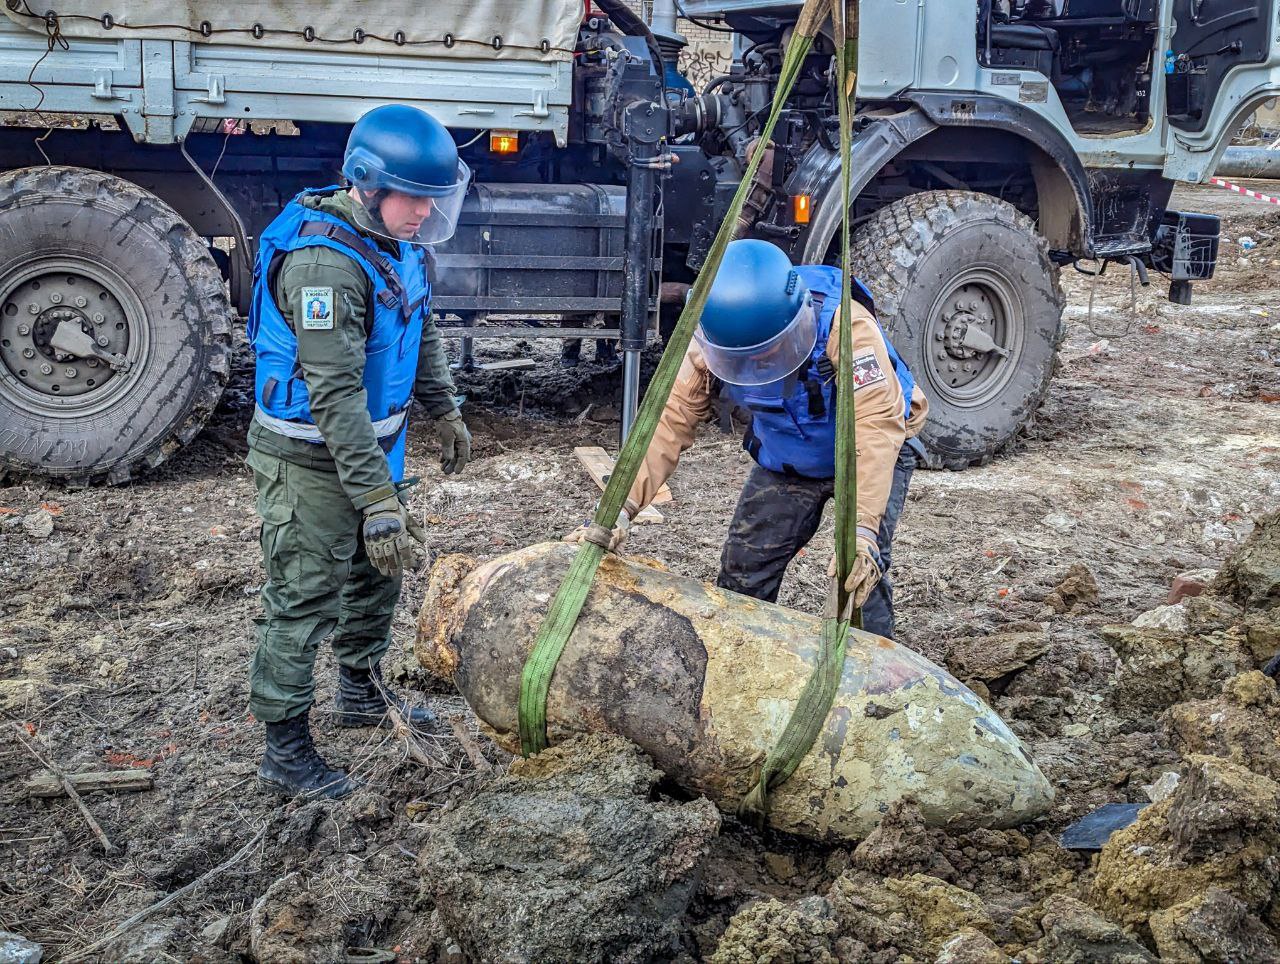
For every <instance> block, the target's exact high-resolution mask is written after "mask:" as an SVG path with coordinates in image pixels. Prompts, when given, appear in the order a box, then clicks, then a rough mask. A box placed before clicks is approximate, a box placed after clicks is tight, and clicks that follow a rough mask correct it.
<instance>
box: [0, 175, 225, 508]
mask: <svg viewBox="0 0 1280 964" xmlns="http://www.w3.org/2000/svg"><path fill="white" fill-rule="evenodd" d="M0 238H5V239H7V241H6V243H5V244H4V248H3V250H2V251H0V476H2V475H4V474H5V473H6V472H8V473H11V474H16V475H39V476H46V477H49V478H56V479H63V480H66V481H69V482H73V483H77V484H88V483H92V482H99V481H106V482H109V483H113V484H114V483H119V482H124V481H126V480H128V479H130V478H132V477H133V476H134V475H135V474H136V473H137V472H139V471H140V470H143V469H145V468H155V467H156V466H158V465H159V464H160V463H161V462H163V461H164V460H165V459H167V458H168V457H169V456H170V455H172V454H173V453H174V452H176V451H177V450H178V449H179V448H181V447H182V446H183V445H185V444H186V443H187V442H190V441H191V439H193V438H194V437H195V435H196V433H197V432H199V431H200V429H201V427H202V426H203V425H204V423H205V421H206V420H207V419H208V418H209V415H210V414H211V413H212V412H213V409H214V406H215V405H217V402H218V399H219V397H220V396H221V395H222V389H223V387H224V386H225V385H226V382H227V373H228V370H229V356H230V351H231V325H232V314H231V309H230V306H229V305H228V302H227V295H226V288H225V285H224V283H223V280H222V277H221V275H220V273H219V272H218V268H217V265H216V264H214V261H213V258H212V257H211V256H210V255H209V251H208V248H206V247H205V245H204V243H203V242H202V241H201V239H200V237H199V236H198V235H197V234H196V233H195V231H194V230H192V228H191V226H190V225H188V224H187V222H186V221H184V220H183V219H182V218H181V217H179V215H178V214H177V213H176V212H175V211H174V210H173V209H172V208H171V207H169V206H168V205H167V204H165V203H164V202H163V201H161V200H160V199H159V198H157V197H156V196H155V195H153V194H151V193H149V192H147V191H144V190H142V189H141V188H139V187H138V186H137V185H135V184H131V183H130V182H128V181H124V180H121V179H120V178H118V177H112V176H111V175H108V174H101V173H99V172H97V171H91V170H85V169H83V168H76V167H39V168H26V169H23V170H17V171H9V172H7V173H5V174H2V175H0ZM15 242H16V243H15ZM68 333H70V334H68ZM55 335H56V336H57V338H58V340H60V342H61V344H62V345H63V349H59V348H55V347H54V346H53V345H52V344H51V342H52V341H53V340H54V339H55ZM83 336H88V338H84V337H83ZM67 337H75V338H78V339H80V347H79V350H78V351H75V352H68V351H67V350H65V346H66V339H67ZM86 345H88V346H89V347H86ZM92 345H96V346H98V347H97V350H98V351H100V353H101V357H95V355H94V354H93V353H92V351H91V350H90V349H91V348H92ZM112 356H114V357H112ZM122 360H123V361H122Z"/></svg>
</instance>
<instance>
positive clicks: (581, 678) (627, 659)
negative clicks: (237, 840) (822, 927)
mask: <svg viewBox="0 0 1280 964" xmlns="http://www.w3.org/2000/svg"><path fill="white" fill-rule="evenodd" d="M575 551H576V549H575V548H574V547H571V546H564V545H561V544H558V543H544V544H541V545H536V546H530V547H528V548H526V549H521V550H518V551H516V552H512V553H508V554H507V555H504V556H501V557H498V558H497V559H494V560H491V561H490V562H487V563H484V564H477V563H476V562H475V561H474V560H471V559H469V558H467V557H465V556H443V557H441V558H440V559H439V560H438V561H437V563H436V565H435V566H434V567H433V569H432V571H431V576H430V580H429V584H428V589H427V595H426V598H425V600H424V601H423V606H422V611H421V613H420V615H419V621H418V638H417V643H416V644H415V648H416V652H417V657H418V659H419V661H420V662H421V663H422V664H423V666H425V667H426V668H427V669H428V670H430V671H431V672H433V673H435V674H436V675H438V676H442V677H445V678H448V679H452V680H453V681H454V683H455V684H456V685H457V687H458V689H459V691H460V692H461V693H462V695H463V696H464V697H465V698H466V700H467V702H468V703H469V704H470V705H471V707H472V709H473V710H474V711H475V713H476V715H477V716H478V717H479V718H480V719H481V720H482V721H483V722H484V723H485V724H486V726H487V727H488V728H489V729H490V731H491V732H492V735H493V736H494V738H495V739H496V740H497V741H498V742H499V743H500V744H501V745H502V746H504V747H505V748H506V749H508V750H512V751H513V752H515V751H517V750H518V746H519V738H518V735H517V733H518V727H517V717H516V707H517V704H518V698H519V688H520V674H521V669H522V667H523V665H524V661H525V658H526V657H527V655H528V653H529V650H530V648H531V647H532V644H533V640H534V637H535V636H536V633H537V628H538V626H539V625H540V624H541V622H542V619H543V617H544V616H545V614H546V609H547V607H548V605H549V602H550V599H551V598H552V596H553V595H554V592H555V589H556V587H557V586H558V585H559V583H560V581H561V579H562V578H563V576H564V573H565V572H566V571H567V570H568V568H569V564H570V562H571V561H572V559H573V556H574V552H575ZM820 635H821V622H820V620H818V619H817V618H816V617H813V616H809V615H807V614H804V613H798V612H795V611H794V610H789V609H784V608H782V607H780V606H775V605H773V604H770V603H762V602H759V601H757V600H754V599H748V598H747V597H745V596H739V595H737V594H735V593H730V592H726V591H724V590H720V589H717V588H715V587H712V586H707V585H705V584H702V583H699V582H696V581H695V580H692V579H689V578H686V577H683V576H677V575H674V574H672V573H669V572H665V571H661V570H659V569H655V568H651V567H649V566H646V565H642V564H640V563H638V562H636V561H634V560H628V559H622V558H618V557H616V556H607V557H606V558H605V560H604V561H603V562H602V563H601V566H600V571H599V573H598V574H597V576H596V579H595V582H594V583H593V584H592V588H591V592H590V594H589V595H588V598H587V602H586V605H585V606H584V608H583V613H582V616H581V618H580V619H579V621H578V624H577V626H576V627H575V629H574V632H573V635H572V636H571V637H570V639H569V642H568V644H567V645H566V647H565V651H564V655H563V656H562V658H561V662H560V664H559V666H558V668H557V670H556V673H555V675H554V677H553V678H552V683H551V691H550V694H549V699H548V705H547V724H548V737H549V739H550V740H551V742H552V743H553V744H555V743H559V742H561V741H563V740H564V739H565V738H567V737H568V736H570V735H573V734H576V733H583V732H598V731H608V732H612V733H617V734H620V735H622V736H625V737H627V738H629V739H631V740H632V741H634V742H635V743H637V744H638V745H639V746H641V747H642V748H643V749H644V750H645V751H646V752H647V753H648V754H649V755H650V756H651V757H653V759H654V762H655V764H656V765H657V766H658V767H660V768H661V769H662V770H663V771H664V772H666V773H667V774H668V775H669V776H670V777H671V778H672V779H674V780H675V781H677V782H679V783H681V784H683V785H684V786H686V787H688V788H689V789H691V790H694V791H697V792H701V793H704V794H706V795H707V796H708V797H709V798H711V799H712V800H713V801H715V803H716V804H717V805H719V806H720V807H721V808H722V809H724V810H726V811H729V812H732V811H734V810H735V809H736V808H737V806H738V803H739V802H740V801H741V799H742V797H743V796H744V795H745V794H746V793H747V791H748V790H749V789H750V787H751V784H752V782H753V779H754V775H755V773H756V771H757V768H758V766H759V764H760V761H761V760H762V759H763V756H764V754H765V752H766V751H767V750H768V748H769V747H771V746H773V745H774V743H775V742H776V741H777V739H778V737H779V735H780V734H781V732H782V728H783V726H784V725H785V723H786V720H787V718H788V717H789V716H790V713H791V711H792V709H793V707H794V705H795V701H796V698H797V696H798V694H799V692H800V689H801V687H802V686H803V684H804V681H805V679H806V678H807V677H808V676H809V674H810V672H811V670H812V667H813V664H814V661H815V659H816V655H817V650H818V643H819V639H820ZM903 720H906V724H905V725H904V724H903V722H902V721H903ZM904 796H910V797H912V798H913V799H915V800H916V802H917V804H918V805H919V807H920V810H921V812H922V813H923V814H924V817H925V819H926V821H927V822H929V823H930V824H933V825H938V826H941V825H947V826H956V827H978V826H987V827H1007V826H1014V825H1017V824H1019V823H1023V822H1025V821H1027V820H1030V819H1033V818H1034V817H1036V816H1039V815H1040V814H1042V813H1044V812H1045V811H1046V810H1047V809H1048V808H1049V806H1050V804H1051V803H1052V799H1053V792H1052V790H1051V788H1050V786H1049V783H1048V781H1047V780H1045V778H1044V776H1043V774H1041V773H1040V771H1039V769H1038V768H1037V767H1036V766H1035V764H1034V763H1033V762H1032V760H1031V758H1030V756H1029V755H1028V754H1027V753H1026V751H1025V749H1024V748H1023V747H1022V745H1021V743H1019V741H1018V740H1017V738H1016V737H1015V736H1014V735H1013V734H1012V732H1010V731H1009V729H1008V727H1006V726H1005V725H1004V723H1003V721H1001V720H1000V719H999V717H997V716H996V715H995V713H994V712H993V711H992V710H991V709H990V708H988V707H987V706H986V705H985V704H984V703H983V702H982V701H981V700H980V699H978V697H977V696H976V695H975V694H973V693H972V692H970V691H969V690H968V689H966V688H965V687H963V686H961V685H960V684H959V683H958V682H956V680H955V679H953V678H952V677H951V676H949V675H948V674H947V673H946V672H944V671H943V670H942V669H940V668H939V667H937V666H935V665H934V664H932V663H930V662H929V661H928V660H926V659H925V658H924V657H922V656H920V655H919V654H917V653H915V652H913V651H911V650H909V649H906V648H905V647H902V646H898V645H896V644H894V643H892V642H890V641H888V640H885V639H882V638H880V637H878V636H873V635H870V634H867V633H851V634H850V638H849V645H848V655H847V659H846V664H845V671H844V675H843V678H842V680H841V685H840V689H839V691H838V693H837V697H836V703H835V706H834V707H833V711H832V713H831V714H829V716H828V719H827V722H826V725H825V727H824V729H823V731H822V733H821V734H820V735H819V738H818V740H817V742H816V743H815V745H814V748H813V749H812V750H811V751H810V752H809V754H808V755H806V756H805V758H804V759H803V760H802V761H801V763H800V765H799V767H798V768H797V769H796V772H795V774H794V775H793V776H792V778H791V779H790V780H789V781H787V782H786V783H785V784H783V785H782V786H781V787H779V788H778V789H777V791H776V792H775V794H774V797H773V810H772V812H771V814H770V817H769V820H770V823H771V825H772V826H774V827H776V828H778V829H781V830H786V831H789V832H792V833H798V834H803V835H805V836H809V837H813V838H815V839H827V840H841V839H843V840H849V839H860V838H861V837H864V836H865V835H866V834H867V833H868V832H869V831H870V830H871V829H872V828H873V827H875V826H876V825H877V824H878V823H879V821H880V819H881V817H882V815H883V813H884V812H885V811H886V810H887V808H888V806H889V805H890V804H892V803H893V802H894V801H895V800H897V799H899V798H901V797H904Z"/></svg>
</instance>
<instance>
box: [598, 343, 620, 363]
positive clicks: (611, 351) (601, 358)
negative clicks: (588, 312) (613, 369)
mask: <svg viewBox="0 0 1280 964" xmlns="http://www.w3.org/2000/svg"><path fill="white" fill-rule="evenodd" d="M617 360H618V343H617V342H616V341H614V340H613V339H612V338H597V339H596V362H597V363H599V364H602V365H612V364H614V363H615V362H616V361H617Z"/></svg>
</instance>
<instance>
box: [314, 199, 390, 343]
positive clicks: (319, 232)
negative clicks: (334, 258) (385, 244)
mask: <svg viewBox="0 0 1280 964" xmlns="http://www.w3.org/2000/svg"><path fill="white" fill-rule="evenodd" d="M298 234H299V235H301V236H302V237H304V238H306V237H316V236H319V237H324V238H328V239H329V240H330V241H337V242H338V243H339V244H341V245H343V246H344V247H347V248H350V249H351V250H352V251H354V252H356V253H357V254H359V255H361V256H362V257H364V258H365V259H366V260H367V261H369V263H370V264H372V265H373V267H374V270H376V271H377V272H378V276H379V277H380V278H382V283H383V284H384V285H386V291H383V292H382V293H381V294H379V296H378V300H379V301H381V302H382V304H383V305H384V306H386V307H387V308H394V307H396V305H397V304H398V305H399V306H400V313H401V315H403V316H404V320H405V321H406V322H407V321H408V320H409V319H410V318H412V317H413V310H412V307H411V306H410V305H409V303H408V301H407V299H406V298H405V295H404V285H402V284H401V283H400V276H399V275H398V274H396V266H395V265H394V264H392V263H391V259H390V258H388V257H387V256H386V255H385V254H383V253H382V252H381V251H379V250H378V248H377V246H376V245H375V244H374V243H373V242H372V241H370V240H369V239H368V238H365V237H362V236H361V235H359V234H356V233H355V232H354V231H351V230H349V229H347V228H344V227H342V225H340V224H333V223H332V222H329V221H303V222H302V227H301V228H299V229H298ZM388 292H390V294H389V295H388ZM372 324H373V320H372V318H369V319H366V321H365V327H366V329H367V328H369V327H371V326H372Z"/></svg>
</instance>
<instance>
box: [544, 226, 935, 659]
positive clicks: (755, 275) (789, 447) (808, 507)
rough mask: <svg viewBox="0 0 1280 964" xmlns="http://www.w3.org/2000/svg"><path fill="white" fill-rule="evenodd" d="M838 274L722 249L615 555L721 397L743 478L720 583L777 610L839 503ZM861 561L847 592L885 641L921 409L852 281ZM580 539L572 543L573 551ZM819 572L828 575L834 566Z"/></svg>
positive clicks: (622, 519)
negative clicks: (739, 448)
mask: <svg viewBox="0 0 1280 964" xmlns="http://www.w3.org/2000/svg"><path fill="white" fill-rule="evenodd" d="M840 287H841V286H840V269H839V268H832V267H828V266H826V265H801V266H799V267H793V266H792V264H791V262H790V260H789V259H788V258H787V256H786V255H785V254H784V253H783V252H782V251H781V250H780V249H779V248H777V247H775V246H774V245H772V244H769V243H768V242H766V241H758V240H750V239H748V240H741V241H734V242H732V243H730V245H729V247H728V248H727V249H726V251H725V256H724V261H723V262H722V263H721V265H720V270H719V272H718V273H717V275H716V278H715V281H714V282H713V284H712V286H711V292H710V295H709V296H708V298H707V304H706V308H705V309H704V310H703V313H702V318H701V319H700V322H699V325H698V330H697V332H696V334H695V336H694V341H693V343H692V344H690V346H689V351H688V354H686V355H685V358H684V363H683V365H682V366H681V368H680V373H679V375H678V376H677V378H676V383H675V387H674V388H673V389H672V392H671V397H670V398H669V399H668V401H667V406H666V408H665V410H664V411H663V413H662V419H661V421H660V422H659V423H658V428H657V431H656V433H655V434H654V437H653V442H652V444H651V445H650V446H649V451H648V453H647V454H646V456H645V461H644V464H643V465H642V466H641V469H640V473H639V475H638V476H637V478H636V481H635V484H634V485H633V486H632V488H631V492H630V494H629V496H628V498H627V502H626V508H625V509H624V510H623V512H622V513H621V514H620V515H619V517H618V521H619V523H620V525H619V526H618V528H617V529H615V531H614V538H613V544H614V548H616V547H617V546H618V545H620V544H621V542H622V540H623V539H625V538H626V531H627V528H628V527H629V525H630V519H631V518H634V517H635V515H636V514H637V513H638V512H639V511H640V510H641V509H643V508H644V507H645V506H647V505H648V504H649V503H650V501H652V499H653V497H654V495H656V494H657V491H658V489H659V488H661V486H662V483H664V482H665V481H666V480H667V479H668V478H669V477H670V476H671V474H672V473H673V472H674V471H675V468H676V464H677V463H678V462H679V459H680V453H682V452H683V451H684V450H685V449H687V448H688V447H689V446H690V445H692V444H693V439H694V433H695V431H696V429H697V425H698V423H699V422H701V421H703V420H704V419H706V418H708V417H709V416H710V415H711V413H712V409H713V404H714V399H715V396H716V394H717V393H719V394H720V395H721V396H722V397H725V398H726V399H727V400H728V401H730V402H731V403H732V404H733V405H735V406H737V407H740V408H743V409H746V410H747V411H748V412H750V414H751V417H752V423H751V427H750V428H749V429H748V431H747V435H746V437H745V438H744V439H743V442H742V444H743V447H744V448H745V449H746V450H747V451H748V452H749V453H750V454H751V457H752V458H753V459H754V460H755V462H756V464H755V466H754V467H753V468H752V469H751V474H750V476H748V478H747V482H746V485H744V486H743V488H742V494H741V495H740V496H739V497H738V507H737V510H736V511H735V512H734V516H733V521H732V523H730V525H729V537H728V539H727V540H726V541H725V545H724V550H723V552H722V554H721V557H720V576H719V578H718V579H717V580H716V582H717V585H719V586H721V587H722V588H724V589H731V590H733V591H734V592H739V593H743V594H744V595H747V596H753V597H755V598H756V599H763V600H766V601H768V602H774V601H776V600H777V598H778V590H779V589H780V588H781V586H782V576H783V573H784V572H785V571H786V568H787V565H788V564H789V563H790V562H791V560H792V559H794V558H795V556H796V553H798V552H799V551H800V550H801V549H802V548H804V546H805V545H807V544H808V542H809V540H810V539H812V538H813V535H814V533H815V532H817V530H818V523H819V522H821V520H822V510H823V508H824V506H825V505H826V503H827V500H829V499H831V498H832V497H833V496H834V494H835V440H836V405H835V389H836V382H835V374H836V373H835V363H836V359H837V355H838V347H839V341H840V338H839V334H840V333H839V332H838V331H836V330H834V323H835V322H836V320H838V318H839V308H840ZM852 289H853V298H854V301H855V302H856V303H855V304H853V305H851V306H850V309H851V310H850V314H851V322H852V324H853V331H852V336H853V338H852V342H853V352H854V356H853V380H854V383H855V385H856V388H855V391H856V392H857V396H856V399H857V405H856V416H857V440H858V533H857V542H858V554H857V558H856V560H855V562H854V565H853V569H852V571H851V573H850V574H849V577H848V579H847V580H846V583H845V586H846V590H847V591H848V592H849V593H850V595H851V596H852V599H853V603H854V605H855V606H858V607H861V609H862V623H863V627H864V628H865V629H867V630H868V631H869V632H873V633H878V634H879V635H881V636H886V637H888V638H890V639H892V638H893V587H892V584H891V583H890V581H889V578H888V570H889V559H890V555H891V551H892V544H893V533H894V529H895V528H896V527H897V524H898V516H899V515H900V514H901V512H902V506H903V503H904V502H905V501H906V497H907V486H908V485H909V484H910V481H911V473H912V471H913V470H914V468H915V466H916V459H917V455H918V454H922V450H921V448H920V445H919V443H918V442H917V441H915V436H916V435H917V434H918V433H919V431H920V428H921V426H922V425H923V424H924V420H925V415H926V412H927V410H928V403H927V401H926V400H925V398H924V396H923V394H922V393H921V392H920V390H919V388H917V387H916V385H915V384H914V379H913V378H912V377H911V372H910V370H908V368H907V366H906V365H905V364H904V363H903V362H902V360H901V359H900V358H899V357H898V353H897V352H896V351H895V350H894V348H893V345H892V344H891V343H890V342H889V340H888V339H887V338H886V337H885V335H884V332H882V331H881V330H880V326H879V325H878V324H877V323H876V320H875V313H874V311H875V309H874V304H873V302H872V299H871V295H870V293H869V292H868V291H867V290H866V288H864V287H863V286H862V283H861V282H859V281H857V280H854V282H853V285H852ZM580 538H581V533H580V532H579V533H573V534H571V535H570V536H569V539H570V540H571V541H577V540H578V539H580ZM828 574H829V575H831V576H832V577H834V575H835V560H834V559H832V561H831V566H830V567H829V569H828Z"/></svg>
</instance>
